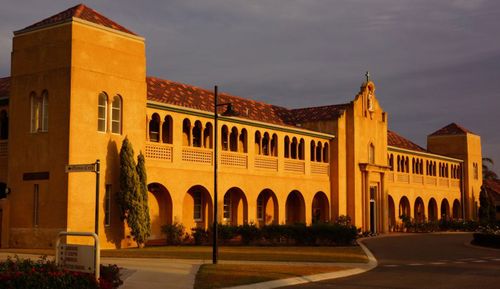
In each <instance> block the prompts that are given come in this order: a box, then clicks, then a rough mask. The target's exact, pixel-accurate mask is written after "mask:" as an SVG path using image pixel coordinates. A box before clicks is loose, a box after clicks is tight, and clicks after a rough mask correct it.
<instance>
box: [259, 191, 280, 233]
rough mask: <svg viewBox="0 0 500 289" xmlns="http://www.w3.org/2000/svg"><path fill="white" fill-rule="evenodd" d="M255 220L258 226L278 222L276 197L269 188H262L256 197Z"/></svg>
mask: <svg viewBox="0 0 500 289" xmlns="http://www.w3.org/2000/svg"><path fill="white" fill-rule="evenodd" d="M257 220H258V225H259V226H264V225H269V224H278V220H279V210H278V198H276V194H274V192H273V191H271V190H270V189H265V190H263V191H262V192H260V194H259V196H258V197H257Z"/></svg>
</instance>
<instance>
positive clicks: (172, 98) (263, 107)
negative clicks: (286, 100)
mask: <svg viewBox="0 0 500 289" xmlns="http://www.w3.org/2000/svg"><path fill="white" fill-rule="evenodd" d="M146 82H147V86H148V95H147V98H148V100H151V101H157V102H163V103H168V104H173V105H178V106H184V107H188V108H193V109H199V110H204V111H209V112H212V111H213V109H214V105H213V103H214V94H213V92H212V91H209V90H206V89H203V88H199V87H195V86H192V85H187V84H183V83H178V82H174V81H171V80H164V79H159V78H155V77H147V78H146ZM225 102H231V103H232V105H233V110H234V111H236V112H237V113H238V114H239V115H238V116H239V117H243V118H248V119H252V120H257V121H262V122H267V123H273V124H279V125H292V124H290V123H287V122H285V119H286V116H287V115H288V110H287V109H285V108H283V107H279V106H275V105H271V104H267V103H263V102H257V101H254V100H250V99H245V98H241V97H237V96H233V95H229V94H226V93H219V103H225ZM224 110H225V108H224V107H219V113H223V112H224Z"/></svg>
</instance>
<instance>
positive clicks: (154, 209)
mask: <svg viewBox="0 0 500 289" xmlns="http://www.w3.org/2000/svg"><path fill="white" fill-rule="evenodd" d="M148 206H149V217H150V218H151V236H149V239H150V240H156V239H162V238H163V233H162V230H161V228H162V227H163V226H165V225H170V224H172V198H171V197H170V194H169V192H168V190H167V189H166V188H165V187H164V186H163V185H162V184H159V183H151V184H149V185H148Z"/></svg>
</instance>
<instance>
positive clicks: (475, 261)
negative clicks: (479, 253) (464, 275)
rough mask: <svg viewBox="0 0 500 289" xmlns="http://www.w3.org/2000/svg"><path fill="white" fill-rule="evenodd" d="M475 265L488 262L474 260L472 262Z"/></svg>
mask: <svg viewBox="0 0 500 289" xmlns="http://www.w3.org/2000/svg"><path fill="white" fill-rule="evenodd" d="M472 262H473V263H485V262H488V261H486V260H474V261H472Z"/></svg>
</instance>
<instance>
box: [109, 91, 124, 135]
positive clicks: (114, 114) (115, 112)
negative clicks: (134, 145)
mask: <svg viewBox="0 0 500 289" xmlns="http://www.w3.org/2000/svg"><path fill="white" fill-rule="evenodd" d="M111 132H112V133H117V134H121V133H122V98H121V97H120V96H119V95H115V97H114V98H113V103H111Z"/></svg>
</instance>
